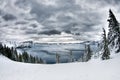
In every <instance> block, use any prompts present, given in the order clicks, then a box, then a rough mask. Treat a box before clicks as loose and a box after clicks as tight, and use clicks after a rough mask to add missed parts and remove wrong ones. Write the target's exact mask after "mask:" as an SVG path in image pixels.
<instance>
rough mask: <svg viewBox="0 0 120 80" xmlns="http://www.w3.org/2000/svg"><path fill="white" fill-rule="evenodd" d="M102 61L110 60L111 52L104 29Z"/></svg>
mask: <svg viewBox="0 0 120 80" xmlns="http://www.w3.org/2000/svg"><path fill="white" fill-rule="evenodd" d="M102 44H103V45H102V60H106V59H109V58H110V51H109V48H108V40H107V37H106V31H105V29H104V28H103V41H102Z"/></svg>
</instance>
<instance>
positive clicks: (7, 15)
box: [2, 14, 17, 21]
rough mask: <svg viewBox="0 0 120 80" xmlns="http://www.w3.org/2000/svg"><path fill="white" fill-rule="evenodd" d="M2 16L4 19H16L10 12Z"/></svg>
mask: <svg viewBox="0 0 120 80" xmlns="http://www.w3.org/2000/svg"><path fill="white" fill-rule="evenodd" d="M2 18H3V19H4V20H5V21H11V20H16V19H17V18H16V17H15V16H14V15H12V14H5V15H3V16H2Z"/></svg>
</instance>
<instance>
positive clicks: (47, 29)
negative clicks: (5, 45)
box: [0, 0, 120, 41]
mask: <svg viewBox="0 0 120 80" xmlns="http://www.w3.org/2000/svg"><path fill="white" fill-rule="evenodd" d="M109 9H112V11H113V13H115V15H116V17H117V19H118V21H120V0H0V39H18V40H34V41H36V40H39V41H44V40H46V41H47V40H48V41H49V40H50V41H55V40H58V41H59V39H60V40H62V39H61V38H60V37H64V35H65V36H66V37H67V38H68V40H76V37H75V35H77V36H78V37H77V38H79V39H80V40H82V41H84V40H100V38H101V34H102V33H101V32H102V28H103V27H104V28H106V30H107V26H108V22H107V19H108V14H109V13H108V11H109ZM73 34H74V35H73ZM66 37H64V38H66ZM51 38H52V39H51ZM65 40H66V39H65Z"/></svg>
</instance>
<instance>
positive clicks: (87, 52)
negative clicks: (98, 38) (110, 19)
mask: <svg viewBox="0 0 120 80" xmlns="http://www.w3.org/2000/svg"><path fill="white" fill-rule="evenodd" d="M91 56H92V51H91V48H90V45H89V44H87V45H86V44H85V53H84V55H83V62H87V61H89V60H90V59H91Z"/></svg>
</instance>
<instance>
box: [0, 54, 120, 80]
mask: <svg viewBox="0 0 120 80" xmlns="http://www.w3.org/2000/svg"><path fill="white" fill-rule="evenodd" d="M117 55H118V56H116V57H113V59H110V60H106V61H101V60H98V59H97V60H91V61H89V62H83V63H82V62H76V63H66V64H54V65H45V64H28V63H20V62H14V61H11V60H9V59H7V58H6V57H4V56H1V55H0V80H119V79H120V54H117Z"/></svg>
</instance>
